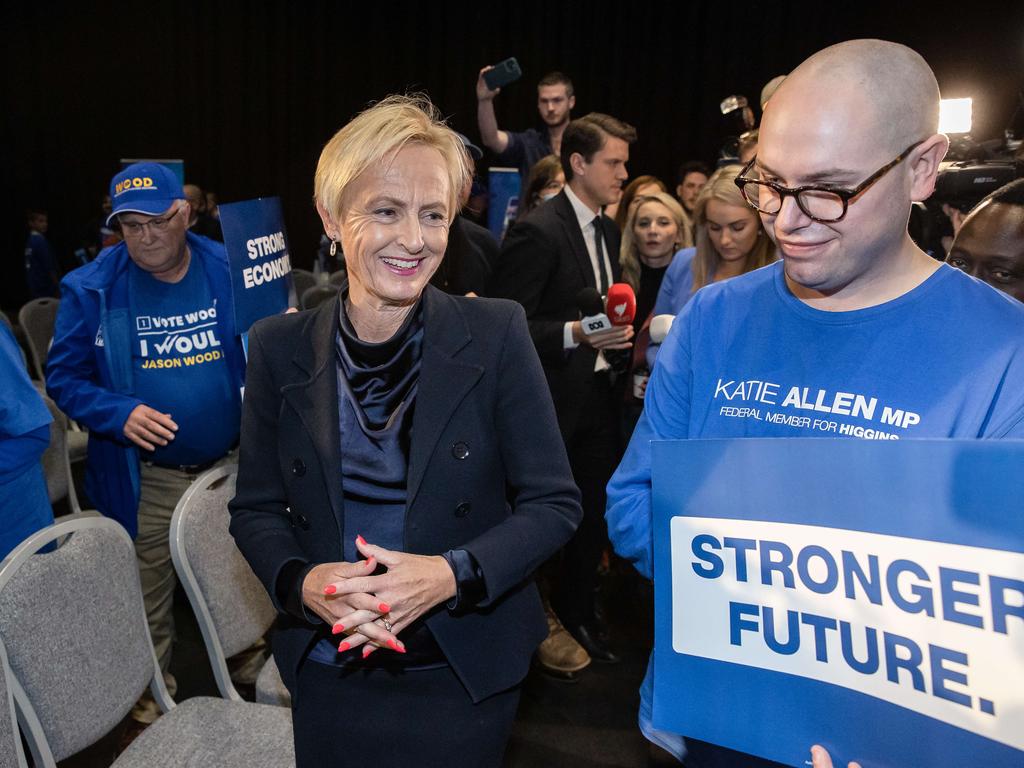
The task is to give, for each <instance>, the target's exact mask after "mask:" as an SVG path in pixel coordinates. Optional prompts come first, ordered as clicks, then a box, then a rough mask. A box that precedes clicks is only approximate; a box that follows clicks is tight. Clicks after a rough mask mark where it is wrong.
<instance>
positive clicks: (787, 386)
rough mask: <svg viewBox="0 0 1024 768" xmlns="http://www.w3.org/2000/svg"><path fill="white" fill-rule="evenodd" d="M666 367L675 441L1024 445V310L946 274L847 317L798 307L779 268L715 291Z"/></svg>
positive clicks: (705, 293)
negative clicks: (986, 441)
mask: <svg viewBox="0 0 1024 768" xmlns="http://www.w3.org/2000/svg"><path fill="white" fill-rule="evenodd" d="M658 367H660V368H661V371H660V376H658V377H657V379H653V378H652V381H651V386H650V387H649V388H648V393H647V398H648V399H647V401H646V406H647V408H648V409H649V410H650V411H651V412H652V416H653V417H654V418H655V421H656V422H657V423H659V424H661V425H663V426H664V427H666V428H668V429H670V431H672V432H673V433H675V434H673V435H672V436H673V437H691V438H693V437H815V436H816V437H835V436H849V437H859V438H866V439H900V438H908V437H964V438H972V437H1011V436H1013V437H1024V305H1022V304H1021V303H1020V302H1018V301H1016V300H1014V299H1011V298H1009V297H1008V296H1006V295H1005V294H1003V293H1000V292H998V291H996V290H994V289H992V288H990V287H989V286H987V285H984V284H982V283H979V282H978V281H977V280H974V279H972V278H969V277H968V276H966V275H964V274H963V273H962V272H959V271H958V270H954V269H952V268H950V267H947V266H946V265H941V266H940V267H939V269H937V270H936V271H935V273H934V274H933V275H931V276H930V277H929V278H928V279H927V280H925V281H924V282H922V283H921V284H920V285H918V286H917V287H916V288H914V289H913V290H911V291H909V292H908V293H906V294H904V295H903V296H900V297H899V298H896V299H894V300H892V301H889V302H886V303H884V304H881V305H879V306H875V307H869V308H867V309H860V310H855V311H849V312H825V311H822V310H818V309H814V308H812V307H810V306H808V305H807V304H805V303H804V302H802V301H800V300H799V299H797V298H796V297H795V296H793V294H792V293H791V292H790V290H789V288H788V286H787V285H786V282H785V277H784V269H783V264H782V263H781V262H780V263H777V264H773V265H770V266H767V267H764V268H763V269H760V270H757V271H755V272H753V273H751V274H749V275H747V276H742V277H739V278H734V279H732V280H728V281H725V282H723V283H721V284H715V285H713V286H710V287H708V288H706V289H704V290H702V291H700V292H698V293H697V294H696V296H695V297H694V298H693V300H691V301H690V302H689V303H688V304H687V306H686V307H685V308H684V309H683V311H682V313H681V314H680V315H679V318H678V320H677V321H676V324H675V326H674V327H673V329H672V331H671V333H670V334H669V337H668V338H667V339H666V340H665V343H664V344H663V345H662V349H661V352H660V355H659V357H658ZM652 395H653V399H651V398H652Z"/></svg>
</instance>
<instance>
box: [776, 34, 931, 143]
mask: <svg viewBox="0 0 1024 768" xmlns="http://www.w3.org/2000/svg"><path fill="white" fill-rule="evenodd" d="M787 101H788V102H790V103H792V102H794V101H796V102H799V103H800V104H801V105H802V106H803V107H805V108H806V107H807V105H811V104H817V105H819V107H821V108H829V107H836V106H837V103H842V104H844V105H845V110H844V109H842V107H839V108H840V110H841V111H851V112H857V113H859V114H860V115H861V116H862V117H868V118H869V121H868V124H867V125H866V126H865V127H866V128H868V134H869V136H868V137H866V138H870V140H871V142H872V143H873V144H875V146H879V145H881V146H883V147H884V148H885V150H886V152H888V153H890V154H896V153H898V152H901V151H902V150H904V149H906V147H908V146H909V145H910V144H913V143H914V142H915V141H919V140H921V139H923V138H926V137H928V136H931V135H933V134H935V133H936V132H937V131H938V129H939V84H938V82H937V81H936V79H935V74H934V73H933V72H932V70H931V67H929V66H928V63H927V62H926V61H925V60H924V58H922V57H921V55H920V54H919V53H917V52H916V51H914V50H912V49H910V48H908V47H906V46H905V45H900V44H898V43H891V42H888V41H886V40H848V41H846V42H843V43H838V44H836V45H832V46H829V47H828V48H825V49H824V50H821V51H818V52H817V53H815V54H814V55H813V56H811V57H810V58H808V59H807V60H805V61H804V62H803V63H802V64H800V66H798V67H797V68H796V69H795V70H793V72H792V73H791V74H790V75H789V77H787V78H786V80H785V81H784V82H783V83H782V84H781V85H780V86H779V88H778V90H777V91H776V93H775V94H774V95H773V97H772V100H771V103H770V105H768V106H766V108H765V119H766V120H767V119H769V115H770V114H771V113H772V112H777V111H780V110H781V108H782V107H785V106H786V102H787Z"/></svg>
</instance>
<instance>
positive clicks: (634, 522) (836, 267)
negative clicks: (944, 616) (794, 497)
mask: <svg viewBox="0 0 1024 768" xmlns="http://www.w3.org/2000/svg"><path fill="white" fill-rule="evenodd" d="M938 115H939V89H938V84H937V83H936V80H935V76H934V74H933V73H932V71H931V69H930V68H929V66H928V64H927V63H926V62H925V61H924V59H922V58H921V57H920V56H919V55H918V54H917V53H915V52H914V51H912V50H910V49H909V48H906V47H904V46H901V45H897V44H895V43H889V42H885V41H881V40H854V41H848V42H845V43H840V44H838V45H834V46H832V47H830V48H826V49H825V50H823V51H820V52H819V53H816V54H814V55H813V56H811V57H810V58H809V59H808V60H807V61H805V62H804V63H803V64H801V65H800V66H799V67H798V68H797V69H796V70H795V71H794V72H793V73H792V74H791V75H790V76H789V77H788V78H787V79H786V80H785V81H784V82H783V83H782V85H781V86H779V89H778V90H777V91H776V92H775V94H774V95H773V96H772V98H771V100H770V101H769V102H768V104H767V105H766V107H765V112H764V118H763V120H762V122H761V126H760V138H759V145H758V154H757V156H756V157H754V159H753V160H752V161H751V162H750V163H749V164H748V165H747V166H746V167H745V168H744V170H743V172H742V173H741V174H740V175H739V177H738V178H737V179H736V183H737V185H739V186H740V187H741V189H742V190H743V194H744V196H745V197H746V200H747V202H748V204H749V205H751V207H753V208H755V209H756V210H757V211H758V212H759V214H760V216H761V220H762V222H763V223H764V227H765V230H766V231H767V232H768V234H769V236H770V237H771V238H772V240H774V241H775V243H776V244H777V245H778V249H779V253H780V255H781V256H782V259H781V260H780V261H779V262H777V263H775V264H772V265H770V266H767V267H764V268H762V269H759V270H756V271H754V272H751V273H748V274H746V275H742V276H740V277H737V278H733V279H731V280H727V281H724V282H721V283H714V284H712V285H710V286H707V287H706V288H704V289H702V290H700V291H699V292H698V293H697V294H696V295H695V296H694V297H693V299H691V300H690V301H689V302H688V303H687V305H686V307H685V308H684V309H683V311H682V312H681V313H680V315H679V316H678V317H677V318H676V321H675V323H674V324H673V326H672V330H671V332H670V334H669V336H668V338H667V339H666V340H665V342H664V344H663V345H662V347H661V351H660V353H659V355H658V361H657V365H656V366H655V368H654V371H653V374H652V376H651V379H650V383H649V384H648V387H647V393H646V397H645V400H644V403H645V404H644V413H643V416H642V417H641V419H640V422H639V424H638V425H637V428H636V431H635V432H634V434H633V439H632V441H631V443H630V445H629V448H628V450H627V452H626V455H625V457H624V458H623V461H622V463H621V464H620V466H619V468H618V470H617V471H616V473H615V475H614V476H613V477H612V480H611V482H610V483H609V486H608V509H607V514H606V517H607V520H608V532H609V536H610V538H611V540H612V543H613V545H614V546H615V549H616V551H617V552H618V553H619V554H620V555H622V556H623V557H625V558H627V559H629V560H630V561H632V562H633V563H634V564H635V566H636V567H637V569H638V570H639V571H640V572H641V573H642V574H644V575H646V576H648V577H650V576H651V575H652V559H653V555H652V541H651V441H652V440H666V439H689V438H731V437H841V436H848V437H851V438H859V439H903V438H922V437H923V438H946V437H956V438H1021V437H1024V306H1022V305H1021V304H1020V303H1019V302H1016V301H1013V300H1012V299H1009V298H1008V297H1006V296H1003V295H1001V294H999V293H997V292H996V291H993V290H991V289H990V288H989V287H988V286H986V285H984V284H982V283H980V282H979V281H976V280H973V279H971V278H970V277H968V276H967V275H965V274H963V273H962V272H959V271H958V270H955V269H953V268H951V267H949V266H947V265H945V264H942V263H940V262H938V261H935V260H934V259H932V258H931V257H929V256H928V255H927V254H925V253H924V252H923V251H921V250H920V249H919V248H917V246H915V245H914V243H913V242H912V241H911V239H910V237H909V235H908V234H907V221H908V219H909V216H910V209H911V204H912V203H913V202H914V201H919V200H924V199H925V198H927V197H928V196H929V195H930V194H931V193H932V190H933V188H934V186H935V176H936V173H937V171H938V166H939V162H940V161H941V160H942V158H943V156H944V155H945V152H946V149H947V146H948V140H947V139H946V137H945V136H943V135H942V134H940V133H938ZM883 405H888V406H890V407H891V408H890V409H884V408H883V407H882V406H883ZM891 409H899V411H900V412H901V413H900V417H899V418H894V417H893V413H894V411H892V410H891ZM887 410H889V413H888V414H887V413H886V411H887ZM767 414H778V415H781V416H783V417H786V418H773V419H769V418H767ZM808 415H810V416H813V417H814V418H808ZM762 417H764V418H762ZM822 425H826V431H823V430H822ZM793 482H800V478H793ZM652 693H653V670H652V669H648V674H647V677H646V679H645V681H644V685H643V688H642V689H641V707H640V718H639V719H640V727H641V729H642V730H643V731H644V733H645V735H647V736H648V738H650V739H651V740H652V741H654V742H655V743H658V744H660V745H661V746H663V747H664V748H666V749H667V750H669V751H670V752H672V753H674V754H675V755H676V756H678V757H680V758H681V757H682V755H684V754H687V753H688V757H687V758H686V759H687V765H693V766H700V767H701V768H714V767H716V766H732V765H743V766H764V765H774V764H773V763H767V762H766V761H763V760H760V759H759V758H756V757H753V756H751V755H742V754H739V753H736V752H733V751H731V750H728V749H725V748H724V747H721V746H718V745H713V744H707V743H702V742H698V741H694V740H691V739H686V740H685V742H684V740H683V738H682V737H683V736H685V735H686V734H685V733H683V734H681V735H680V734H668V733H665V732H661V731H657V730H655V729H654V728H653V727H652V725H651V706H650V705H651V701H652ZM680 695H685V694H684V693H682V692H681V694H680ZM721 716H722V717H723V718H726V717H729V716H730V714H729V713H728V712H722V713H721ZM836 727H837V728H839V727H842V724H841V723H837V724H836ZM821 738H822V739H823V740H825V739H827V738H828V734H822V736H821ZM808 746H809V747H810V745H808ZM812 760H813V765H814V766H815V767H816V768H818V767H819V766H831V761H830V759H829V757H828V754H827V753H826V752H825V751H824V750H822V749H821V748H820V747H817V748H816V749H815V750H814V752H813V754H812Z"/></svg>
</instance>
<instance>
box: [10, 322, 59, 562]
mask: <svg viewBox="0 0 1024 768" xmlns="http://www.w3.org/2000/svg"><path fill="white" fill-rule="evenodd" d="M51 421H53V418H52V417H51V416H50V411H49V409H48V408H47V407H46V404H45V403H44V402H43V398H42V397H41V396H40V395H39V392H38V391H36V388H35V387H34V386H33V385H32V382H31V380H30V379H29V377H28V372H27V371H26V370H25V363H24V361H23V359H22V357H21V350H20V349H19V348H18V342H17V341H16V340H15V338H14V334H12V333H11V331H10V329H9V328H8V327H7V325H6V324H5V323H3V322H0V559H3V558H4V557H5V556H6V555H7V553H8V552H10V551H11V550H12V549H14V547H15V546H17V545H18V544H19V543H20V542H21V541H22V540H23V539H25V538H26V537H27V536H29V534H32V533H35V532H36V531H38V530H39V529H41V528H45V527H46V526H47V525H49V524H50V523H52V522H53V509H52V508H51V506H50V498H49V496H48V494H47V492H46V479H45V478H44V476H43V467H42V464H40V463H39V459H40V458H41V457H42V455H43V452H44V451H45V450H46V446H47V445H49V444H50V422H51Z"/></svg>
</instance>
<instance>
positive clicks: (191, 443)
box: [128, 259, 241, 465]
mask: <svg viewBox="0 0 1024 768" xmlns="http://www.w3.org/2000/svg"><path fill="white" fill-rule="evenodd" d="M129 270H130V271H129V288H128V290H129V304H130V307H131V311H132V328H133V331H134V336H135V338H134V339H133V344H132V370H133V373H134V377H135V396H136V397H138V398H139V399H140V400H142V401H143V402H145V403H146V404H147V405H148V406H149V407H151V408H155V409H156V410H158V411H160V412H162V413H169V414H171V418H172V419H174V421H175V423H176V424H177V425H178V431H177V433H176V434H175V438H174V440H172V441H171V442H170V443H169V444H168V445H166V446H164V447H158V448H157V449H156V450H155V451H153V452H152V453H151V454H147V453H144V454H143V459H145V460H148V461H155V462H158V463H161V464H182V465H193V464H204V463H206V462H209V461H213V460H215V459H219V458H220V457H221V456H223V455H224V454H225V453H227V452H228V450H230V449H231V448H232V447H233V446H234V445H235V443H237V442H238V433H239V426H240V422H241V398H240V393H239V391H238V389H237V388H236V387H235V386H234V384H233V383H232V378H231V371H230V370H229V368H228V364H227V361H226V360H225V359H224V350H223V345H224V344H229V343H232V342H233V340H232V339H221V338H219V336H218V334H219V329H218V327H217V312H218V311H219V310H220V309H223V311H225V312H230V311H231V308H230V307H223V308H219V307H217V302H216V300H215V299H213V298H212V294H211V292H210V286H209V285H208V284H207V282H206V276H205V274H204V272H203V269H202V267H201V266H200V265H199V264H198V263H197V262H196V261H195V259H193V260H192V263H191V264H190V265H189V269H188V272H186V274H185V276H184V277H183V278H182V279H181V280H179V281H178V282H177V283H165V282H163V281H160V280H157V279H156V278H154V277H153V276H152V275H150V274H149V273H148V272H145V271H144V270H142V269H139V268H138V267H137V266H135V264H134V263H133V264H130V265H129Z"/></svg>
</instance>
